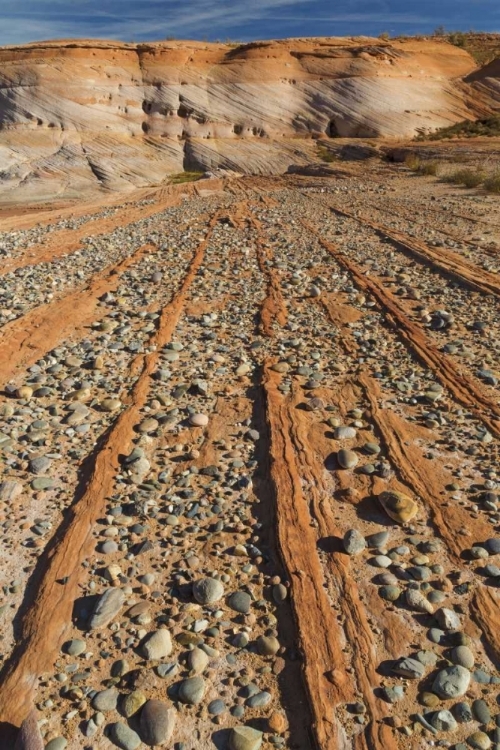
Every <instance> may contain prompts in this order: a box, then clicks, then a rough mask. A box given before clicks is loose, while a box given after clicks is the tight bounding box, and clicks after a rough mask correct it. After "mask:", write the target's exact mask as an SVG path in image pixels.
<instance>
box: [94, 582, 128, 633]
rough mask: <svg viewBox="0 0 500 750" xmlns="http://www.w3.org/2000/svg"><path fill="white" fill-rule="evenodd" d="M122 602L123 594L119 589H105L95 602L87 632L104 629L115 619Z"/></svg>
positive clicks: (123, 599)
mask: <svg viewBox="0 0 500 750" xmlns="http://www.w3.org/2000/svg"><path fill="white" fill-rule="evenodd" d="M124 601H125V594H124V593H123V591H122V590H121V589H107V591H105V592H104V594H102V596H101V597H100V598H99V600H98V601H97V604H96V606H95V608H94V611H93V613H92V615H91V617H90V620H89V625H88V628H89V630H98V629H100V628H104V627H106V625H108V624H109V623H110V622H111V620H113V619H114V618H115V617H116V615H117V614H118V612H119V611H120V609H121V608H122V606H123V603H124Z"/></svg>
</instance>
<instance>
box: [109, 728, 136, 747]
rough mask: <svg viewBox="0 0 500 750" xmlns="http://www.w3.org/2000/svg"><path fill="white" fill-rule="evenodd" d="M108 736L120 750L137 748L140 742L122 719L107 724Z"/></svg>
mask: <svg viewBox="0 0 500 750" xmlns="http://www.w3.org/2000/svg"><path fill="white" fill-rule="evenodd" d="M109 737H110V739H111V742H113V744H115V745H116V747H119V748H120V749H121V750H137V748H138V747H139V746H140V744H141V738H140V737H139V735H138V734H137V733H136V732H134V730H133V729H130V727H128V726H127V724H124V723H123V722H122V721H117V722H116V723H115V724H111V725H110V726H109Z"/></svg>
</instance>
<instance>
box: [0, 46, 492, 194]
mask: <svg viewBox="0 0 500 750" xmlns="http://www.w3.org/2000/svg"><path fill="white" fill-rule="evenodd" d="M475 69H476V65H475V63H474V61H473V59H472V58H471V57H470V56H469V54H468V53H467V52H465V51H463V50H461V49H459V48H457V47H454V46H452V45H449V44H447V43H446V42H443V41H437V40H434V41H417V40H408V41H399V42H398V41H394V42H382V41H380V40H375V39H367V38H362V39H359V38H358V39H303V40H302V39H297V40H295V39H294V40H283V41H272V42H255V43H251V44H247V45H242V46H231V45H226V44H208V43H201V42H164V43H154V44H138V45H135V44H122V43H115V42H103V41H59V42H42V43H36V44H31V45H26V46H23V47H4V48H0V199H1V200H17V199H19V197H20V196H22V198H23V199H24V200H26V199H30V197H31V198H32V199H35V198H37V197H39V196H40V195H43V196H45V197H54V196H56V195H59V196H61V195H62V196H64V197H71V196H76V195H78V194H81V193H82V192H83V191H86V190H87V189H91V188H95V187H96V186H98V187H101V188H109V189H118V190H126V189H129V188H132V187H135V186H138V185H147V184H151V183H158V182H161V181H163V180H164V179H165V177H166V175H168V173H172V172H179V171H181V170H182V169H202V170H205V169H214V168H217V167H222V168H226V169H234V170H238V171H243V172H255V173H270V172H283V171H285V170H286V169H287V168H288V167H289V166H290V165H292V164H304V163H307V162H309V161H310V160H311V159H312V158H313V155H314V150H315V142H314V140H313V137H315V136H318V135H323V136H345V137H369V138H376V137H383V138H401V137H411V136H412V135H414V134H415V133H416V132H418V131H420V130H422V129H424V130H425V129H433V128H436V127H441V126H444V125H448V124H451V123H453V122H456V121H458V120H463V119H466V118H474V117H476V116H478V115H481V114H484V113H485V112H486V111H488V93H487V91H488V90H490V89H491V83H490V84H489V87H490V88H489V89H487V87H485V86H484V85H482V87H481V89H482V90H481V93H479V92H478V90H475V89H474V81H473V77H474V73H475ZM466 80H469V82H468V83H467V82H466Z"/></svg>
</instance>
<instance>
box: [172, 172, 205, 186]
mask: <svg viewBox="0 0 500 750" xmlns="http://www.w3.org/2000/svg"><path fill="white" fill-rule="evenodd" d="M169 177H170V181H171V183H172V184H173V185H179V184H180V183H181V182H196V180H199V179H201V177H203V172H178V173H177V174H171V175H169Z"/></svg>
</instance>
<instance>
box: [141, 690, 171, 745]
mask: <svg viewBox="0 0 500 750" xmlns="http://www.w3.org/2000/svg"><path fill="white" fill-rule="evenodd" d="M176 721H177V711H176V710H175V708H173V707H169V706H167V704H166V703H163V702H162V701H159V700H149V701H147V702H146V703H145V704H144V707H143V709H142V711H141V720H140V733H141V737H142V740H143V742H145V743H146V745H149V746H150V747H155V746H156V745H165V744H166V743H167V742H169V741H170V740H171V738H172V735H173V733H174V729H175V724H176Z"/></svg>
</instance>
